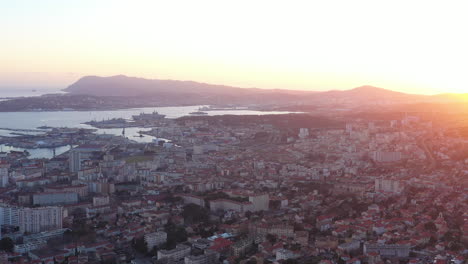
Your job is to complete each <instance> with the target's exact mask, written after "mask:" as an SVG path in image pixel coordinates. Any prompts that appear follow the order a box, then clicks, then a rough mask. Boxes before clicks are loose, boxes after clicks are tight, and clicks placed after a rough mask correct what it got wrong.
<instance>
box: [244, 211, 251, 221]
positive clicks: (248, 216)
mask: <svg viewBox="0 0 468 264" xmlns="http://www.w3.org/2000/svg"><path fill="white" fill-rule="evenodd" d="M251 216H252V212H250V211H247V212H245V217H247V219H250V217H251Z"/></svg>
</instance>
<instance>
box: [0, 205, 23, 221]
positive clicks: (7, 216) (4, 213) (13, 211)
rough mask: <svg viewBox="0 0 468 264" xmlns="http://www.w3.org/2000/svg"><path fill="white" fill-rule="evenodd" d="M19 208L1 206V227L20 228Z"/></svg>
mask: <svg viewBox="0 0 468 264" xmlns="http://www.w3.org/2000/svg"><path fill="white" fill-rule="evenodd" d="M19 210H20V208H19V207H16V206H10V205H8V204H1V205H0V226H19V221H18V220H19Z"/></svg>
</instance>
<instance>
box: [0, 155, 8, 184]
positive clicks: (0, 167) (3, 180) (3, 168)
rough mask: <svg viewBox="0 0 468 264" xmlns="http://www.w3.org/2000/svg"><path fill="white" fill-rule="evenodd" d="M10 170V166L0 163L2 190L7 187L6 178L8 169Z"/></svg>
mask: <svg viewBox="0 0 468 264" xmlns="http://www.w3.org/2000/svg"><path fill="white" fill-rule="evenodd" d="M9 168H10V164H9V163H7V162H4V161H0V187H2V188H4V187H6V186H7V185H8V182H9V178H8V175H9V174H8V169H9Z"/></svg>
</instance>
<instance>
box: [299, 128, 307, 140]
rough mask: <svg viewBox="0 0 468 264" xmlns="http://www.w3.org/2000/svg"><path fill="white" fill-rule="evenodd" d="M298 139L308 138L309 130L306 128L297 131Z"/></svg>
mask: <svg viewBox="0 0 468 264" xmlns="http://www.w3.org/2000/svg"><path fill="white" fill-rule="evenodd" d="M298 136H299V138H306V137H308V136H309V129H308V128H300V129H299V135H298Z"/></svg>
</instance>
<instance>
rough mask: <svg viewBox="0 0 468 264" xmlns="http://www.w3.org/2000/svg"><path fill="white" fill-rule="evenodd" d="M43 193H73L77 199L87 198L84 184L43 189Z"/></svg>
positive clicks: (86, 188)
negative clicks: (76, 195)
mask: <svg viewBox="0 0 468 264" xmlns="http://www.w3.org/2000/svg"><path fill="white" fill-rule="evenodd" d="M44 192H49V193H54V192H74V193H77V194H78V197H79V198H83V197H86V196H88V186H87V185H86V184H79V185H68V186H48V187H45V188H44Z"/></svg>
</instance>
